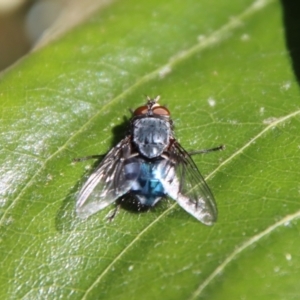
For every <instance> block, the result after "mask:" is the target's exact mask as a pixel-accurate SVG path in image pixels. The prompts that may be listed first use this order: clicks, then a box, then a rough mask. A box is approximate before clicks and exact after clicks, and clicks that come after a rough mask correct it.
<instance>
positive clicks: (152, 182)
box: [76, 96, 224, 225]
mask: <svg viewBox="0 0 300 300" xmlns="http://www.w3.org/2000/svg"><path fill="white" fill-rule="evenodd" d="M147 100H148V101H147V103H146V105H144V106H141V107H138V108H137V109H136V110H135V111H134V112H133V115H132V118H131V120H130V128H129V131H128V134H127V135H126V136H125V138H124V139H122V140H121V141H120V142H119V143H118V144H117V145H116V146H115V147H114V148H112V149H111V150H110V151H109V152H108V153H107V154H106V156H105V157H104V159H103V160H102V161H101V162H100V164H99V165H98V166H97V167H96V169H95V170H94V171H93V173H92V174H91V175H90V177H89V178H88V179H87V181H86V182H85V184H84V185H83V187H82V189H81V190H80V191H79V193H78V196H77V203H76V211H77V214H78V216H79V217H81V218H87V217H89V216H90V215H92V214H94V213H96V212H97V211H99V210H102V209H104V208H105V207H106V206H108V205H110V204H111V203H113V202H114V201H116V200H117V199H118V198H120V197H124V196H127V195H128V196H131V197H134V198H135V200H137V202H138V203H139V204H140V205H141V206H146V207H151V206H154V205H155V204H156V203H157V202H158V201H160V200H161V199H162V198H163V197H166V196H169V197H170V198H172V199H174V200H175V201H177V203H178V204H179V205H180V206H181V207H182V208H183V209H184V210H185V211H187V212H188V213H189V214H191V215H192V216H193V217H195V218H196V219H197V220H199V221H201V222H202V223H204V224H205V225H212V224H213V223H214V222H215V221H216V219H217V208H216V204H215V200H214V197H213V195H212V193H211V191H210V189H209V187H208V186H207V184H206V182H205V180H204V178H203V177H202V175H201V174H200V172H199V170H198V169H197V167H196V165H195V163H194V161H193V160H192V158H191V153H190V154H189V153H188V152H187V151H185V150H184V149H183V148H182V147H181V145H180V144H179V143H178V142H177V141H176V139H175V137H174V131H173V129H174V128H173V122H172V120H171V118H170V112H169V110H168V109H167V108H166V107H165V106H160V105H159V104H158V100H159V96H157V97H156V98H155V99H150V98H149V97H148V98H147ZM223 148H224V147H223V146H219V147H216V148H212V149H208V150H200V151H196V152H195V153H205V152H210V151H215V150H221V149H223ZM195 153H192V154H195ZM94 157H98V156H94Z"/></svg>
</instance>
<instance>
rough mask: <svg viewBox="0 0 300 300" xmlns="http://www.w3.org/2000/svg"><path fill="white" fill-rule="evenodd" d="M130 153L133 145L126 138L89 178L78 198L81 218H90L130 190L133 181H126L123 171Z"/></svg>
mask: <svg viewBox="0 0 300 300" xmlns="http://www.w3.org/2000/svg"><path fill="white" fill-rule="evenodd" d="M130 153H131V144H130V141H129V138H125V139H123V140H122V141H121V142H120V143H119V144H118V145H117V146H115V147H114V148H113V149H111V150H110V151H109V152H108V154H107V155H106V156H105V157H104V159H103V160H102V161H101V163H100V164H99V166H98V167H97V168H96V169H95V171H94V172H93V173H92V174H91V175H90V176H89V178H88V180H87V181H86V182H85V184H84V185H83V187H82V189H81V190H80V192H79V194H78V196H77V202H76V212H77V214H78V216H79V217H80V218H83V219H85V218H88V217H89V216H90V215H92V214H94V213H96V212H97V211H99V210H101V209H103V208H105V207H106V206H108V205H109V204H111V203H112V202H114V201H115V200H116V199H117V198H119V197H120V196H122V195H124V194H125V193H126V192H128V191H129V190H130V188H131V185H132V181H131V180H126V178H125V174H124V169H123V162H124V158H126V156H128V155H129V154H130Z"/></svg>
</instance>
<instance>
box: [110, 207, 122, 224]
mask: <svg viewBox="0 0 300 300" xmlns="http://www.w3.org/2000/svg"><path fill="white" fill-rule="evenodd" d="M120 207H121V204H117V206H116V208H115V209H114V211H113V212H112V213H109V214H108V216H107V221H108V222H112V221H113V220H114V218H115V216H116V215H117V213H118V211H119V209H120Z"/></svg>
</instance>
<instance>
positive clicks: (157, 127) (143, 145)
mask: <svg viewBox="0 0 300 300" xmlns="http://www.w3.org/2000/svg"><path fill="white" fill-rule="evenodd" d="M170 132H171V129H170V123H169V121H168V120H164V119H161V118H155V117H146V118H141V119H137V120H135V121H134V123H133V142H134V144H135V146H136V147H137V148H138V151H139V152H140V153H141V154H142V155H144V156H145V157H148V158H154V157H158V156H160V155H161V154H162V153H163V151H164V150H165V149H166V147H168V144H169V140H170Z"/></svg>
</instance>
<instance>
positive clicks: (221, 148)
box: [188, 145, 225, 155]
mask: <svg viewBox="0 0 300 300" xmlns="http://www.w3.org/2000/svg"><path fill="white" fill-rule="evenodd" d="M224 149H225V145H221V146H218V147H215V148H210V149H202V150H196V151H191V152H188V154H189V155H195V154H203V153H209V152H213V151H219V150H224Z"/></svg>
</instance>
